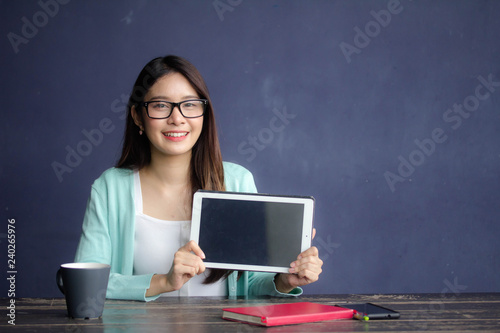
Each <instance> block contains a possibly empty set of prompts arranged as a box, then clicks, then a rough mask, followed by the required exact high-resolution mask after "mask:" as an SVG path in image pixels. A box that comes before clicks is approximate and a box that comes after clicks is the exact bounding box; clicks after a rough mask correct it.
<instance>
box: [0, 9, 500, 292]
mask: <svg viewBox="0 0 500 333" xmlns="http://www.w3.org/2000/svg"><path fill="white" fill-rule="evenodd" d="M0 7H1V12H2V20H0V22H1V23H0V36H1V42H0V48H1V58H2V66H1V79H2V88H1V90H0V94H1V100H2V106H1V109H2V116H3V121H2V122H1V128H2V129H1V137H2V145H1V146H2V148H1V149H2V154H1V156H2V162H1V169H0V177H1V194H0V195H1V197H0V198H1V203H2V207H1V210H2V221H3V222H2V224H1V229H0V241H1V246H0V253H1V256H0V258H2V259H1V261H2V263H1V266H0V267H2V269H1V274H2V278H1V281H2V286H3V287H2V290H3V291H2V295H3V296H7V295H6V290H8V286H7V284H6V279H5V275H6V274H7V271H8V270H9V268H8V267H7V256H6V255H7V253H8V252H7V240H8V238H7V228H8V227H7V224H8V221H9V219H11V221H12V219H15V227H16V229H15V232H16V233H15V235H16V257H15V259H16V267H15V269H16V270H17V275H16V296H18V297H52V296H60V293H59V291H58V290H57V288H56V285H55V282H54V276H55V272H56V270H57V268H58V265H59V264H61V263H64V262H70V261H72V260H73V256H74V253H75V249H76V246H77V242H78V239H79V235H80V230H81V223H82V219H83V213H84V209H85V204H86V201H87V198H88V195H89V192H90V186H91V184H92V182H93V181H94V180H95V179H96V178H97V177H99V175H100V174H101V172H103V171H104V170H105V169H107V168H109V167H111V166H112V165H113V164H114V163H115V162H116V160H117V158H118V156H119V150H120V146H121V140H122V135H123V128H124V120H123V115H124V111H125V108H124V106H125V101H126V100H127V97H128V95H129V93H130V90H131V86H132V84H133V82H134V80H135V78H136V75H137V74H138V73H139V71H140V69H141V68H142V67H143V65H144V64H145V63H146V62H147V61H149V60H150V59H152V58H153V57H156V56H162V55H166V54H176V55H180V56H183V57H186V58H187V59H189V60H190V61H191V62H193V63H194V64H195V65H196V66H197V67H198V69H199V70H200V71H201V73H202V75H203V76H204V77H205V79H206V81H207V84H208V86H209V88H210V91H211V94H212V98H213V102H214V104H215V109H216V113H217V121H218V126H219V128H220V139H221V144H222V150H223V155H224V159H225V160H227V161H232V162H236V163H239V164H241V165H243V166H245V167H247V168H248V169H250V170H251V171H252V172H253V174H254V176H255V179H256V183H257V187H258V189H259V190H260V191H261V192H266V193H275V194H298V195H312V196H314V197H315V198H316V202H317V209H316V219H315V224H316V228H317V230H318V234H317V236H316V239H315V245H316V246H317V247H318V248H319V250H320V253H321V257H322V259H323V260H324V272H323V274H322V275H321V279H320V281H318V282H317V283H316V284H314V285H311V286H307V287H306V288H305V291H306V293H323V294H326V293H407V292H437V293H440V292H451V293H462V292H480V291H496V292H499V291H500V279H499V278H498V276H499V275H500V264H499V261H498V255H499V254H500V247H499V242H498V239H499V238H500V223H499V222H500V209H499V208H500V207H499V206H500V204H499V202H500V180H499V171H500V63H499V59H500V44H499V41H500V21H499V20H498V17H499V14H500V2H498V1H410V0H401V1H395V0H383V1H250V0H215V1H212V0H209V1H146V0H142V1H77V0H72V1H68V0H57V1H56V0H41V1H0ZM56 170H58V171H56Z"/></svg>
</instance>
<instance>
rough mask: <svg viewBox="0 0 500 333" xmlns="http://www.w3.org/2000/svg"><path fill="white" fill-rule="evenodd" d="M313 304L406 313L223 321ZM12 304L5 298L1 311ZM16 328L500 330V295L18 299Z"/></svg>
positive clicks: (4, 326) (0, 327) (5, 326)
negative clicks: (83, 314)
mask: <svg viewBox="0 0 500 333" xmlns="http://www.w3.org/2000/svg"><path fill="white" fill-rule="evenodd" d="M298 301H309V302H316V303H321V304H330V305H334V304H340V303H347V302H351V303H361V302H372V303H376V304H380V305H382V306H386V307H389V308H392V309H394V310H396V311H399V312H400V313H401V318H400V319H392V320H391V319H389V320H371V321H367V322H364V321H359V320H354V319H353V320H350V319H345V320H334V321H326V322H318V323H307V324H298V325H288V326H277V327H271V328H265V327H259V326H252V325H248V324H242V323H236V322H231V321H226V320H223V319H221V314H222V308H224V307H234V306H247V305H267V304H275V303H287V302H298ZM8 302H9V300H7V299H2V308H3V309H4V310H3V311H2V313H5V307H4V306H5V304H8ZM15 304H16V317H15V324H16V325H15V327H13V326H12V325H9V324H8V322H7V320H9V318H8V317H6V316H5V315H2V317H3V318H2V321H1V323H0V331H2V332H5V331H9V330H10V329H13V328H15V330H19V331H29V332H45V331H54V332H122V331H130V332H183V333H184V332H196V333H203V332H242V333H243V332H264V331H266V332H366V331H370V332H380V331H398V332H402V331H403V332H404V331H428V332H437V331H454V332H457V331H485V332H500V293H488V294H467V293H462V294H457V295H455V294H415V295H315V296H310V295H305V296H302V297H299V298H293V299H291V298H260V299H247V300H245V299H236V300H231V299H223V298H215V297H210V298H198V297H191V298H170V297H164V298H160V299H159V300H157V301H154V302H150V303H143V302H134V301H118V300H107V301H106V304H105V307H104V313H103V316H102V317H101V318H100V319H91V320H82V319H80V320H75V319H70V318H68V317H67V311H66V303H65V300H64V299H63V298H55V299H39V298H24V299H16V303H15Z"/></svg>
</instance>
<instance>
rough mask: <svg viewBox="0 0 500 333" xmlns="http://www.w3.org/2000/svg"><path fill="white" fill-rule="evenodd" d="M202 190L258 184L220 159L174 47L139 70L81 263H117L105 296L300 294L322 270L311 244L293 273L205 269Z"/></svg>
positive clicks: (203, 105) (201, 98)
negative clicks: (199, 210)
mask: <svg viewBox="0 0 500 333" xmlns="http://www.w3.org/2000/svg"><path fill="white" fill-rule="evenodd" d="M198 189H205V190H217V191H224V190H227V191H236V192H257V190H256V188H255V184H254V180H253V176H252V174H251V173H250V172H249V171H248V170H246V169H245V168H243V167H241V166H239V165H236V164H232V163H227V162H222V157H221V152H220V147H219V141H218V138H217V132H216V125H215V118H214V110H213V107H212V103H211V100H210V96H209V94H208V89H207V87H206V85H205V82H204V80H203V78H202V77H201V75H200V73H199V72H198V70H197V69H196V68H195V67H194V66H193V65H192V64H191V63H189V62H188V61H186V60H185V59H182V58H180V57H176V56H167V57H163V58H156V59H153V60H152V61H150V62H149V63H148V64H147V65H146V66H145V67H144V69H143V70H142V71H141V73H140V74H139V77H138V78H137V80H136V82H135V84H134V87H133V90H132V94H131V96H130V99H129V103H128V116H127V124H126V130H125V139H124V144H123V150H122V155H121V158H120V160H119V162H118V164H117V165H116V167H115V168H111V169H109V170H107V171H105V172H104V173H103V174H102V175H101V176H100V177H99V178H98V179H97V180H96V181H95V182H94V184H93V185H92V189H91V194H90V198H89V201H88V204H87V209H86V212H85V217H84V222H83V232H82V236H81V239H80V243H79V246H78V249H77V253H76V259H75V260H76V261H77V262H100V263H107V264H110V265H111V274H110V278H109V284H108V290H107V297H108V298H117V299H131V300H143V301H150V300H153V299H156V298H157V297H159V296H160V295H164V296H178V295H180V296H190V295H191V296H203V295H205V296H222V295H225V296H241V295H274V296H287V295H300V294H301V293H302V289H301V288H300V286H302V285H306V284H309V283H312V282H314V281H316V280H317V279H318V276H319V274H320V273H321V266H322V264H323V263H322V261H321V259H320V258H319V257H318V250H317V249H316V248H315V247H311V248H310V249H308V250H306V251H304V252H303V253H301V254H300V255H298V257H297V260H295V261H294V262H292V263H291V264H290V270H289V271H290V273H289V274H274V273H257V272H239V273H238V272H231V271H224V270H215V269H214V270H205V266H204V264H203V259H204V254H203V251H202V249H201V248H200V247H199V246H198V245H197V244H196V243H195V242H194V241H189V232H190V220H191V208H192V207H191V206H192V197H193V193H194V192H195V191H196V190H198Z"/></svg>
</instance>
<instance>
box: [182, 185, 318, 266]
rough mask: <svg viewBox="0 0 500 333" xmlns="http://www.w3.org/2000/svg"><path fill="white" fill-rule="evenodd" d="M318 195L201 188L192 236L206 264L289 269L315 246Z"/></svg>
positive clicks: (192, 225) (197, 197) (194, 199)
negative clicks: (285, 194)
mask: <svg viewBox="0 0 500 333" xmlns="http://www.w3.org/2000/svg"><path fill="white" fill-rule="evenodd" d="M313 215H314V198H313V197H299V196H276V195H269V194H254V193H235V192H215V191H204V190H199V191H197V192H196V193H195V194H194V197H193V215H192V224H191V238H190V239H191V240H194V241H195V242H197V243H198V245H199V246H200V248H201V249H202V250H203V252H204V253H205V260H204V264H205V267H207V268H221V269H229V270H247V271H261V272H276V273H288V269H289V268H290V263H291V262H293V261H294V260H296V259H297V256H298V255H299V254H300V253H301V252H303V251H305V250H307V249H308V248H309V247H311V238H312V225H313Z"/></svg>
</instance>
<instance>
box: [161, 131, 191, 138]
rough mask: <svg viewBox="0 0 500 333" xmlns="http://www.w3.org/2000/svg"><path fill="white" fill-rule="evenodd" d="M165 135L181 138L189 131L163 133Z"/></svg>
mask: <svg viewBox="0 0 500 333" xmlns="http://www.w3.org/2000/svg"><path fill="white" fill-rule="evenodd" d="M163 135H165V136H173V137H174V138H180V137H181V136H186V135H187V132H184V133H163Z"/></svg>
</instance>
